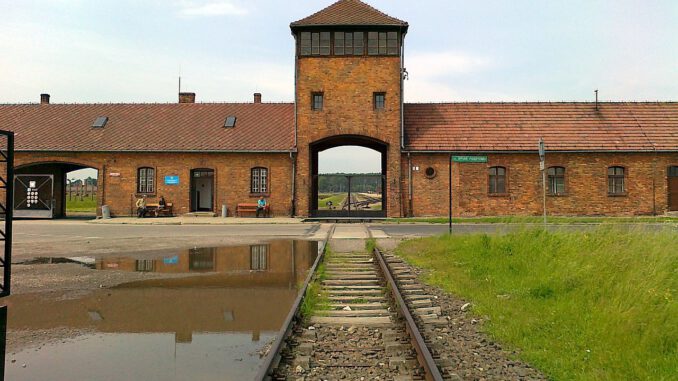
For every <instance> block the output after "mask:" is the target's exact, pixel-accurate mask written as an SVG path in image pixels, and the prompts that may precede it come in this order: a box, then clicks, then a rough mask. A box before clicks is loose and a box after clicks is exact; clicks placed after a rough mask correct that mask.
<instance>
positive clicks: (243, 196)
mask: <svg viewBox="0 0 678 381" xmlns="http://www.w3.org/2000/svg"><path fill="white" fill-rule="evenodd" d="M49 162H62V163H72V164H79V165H83V166H86V167H92V168H95V169H97V170H98V171H99V180H98V181H99V190H100V191H99V194H98V195H97V204H98V206H99V208H97V209H98V210H97V213H100V212H101V211H100V206H101V205H102V203H104V204H106V205H109V206H110V208H111V214H112V215H114V216H127V215H130V214H133V213H134V208H133V207H132V205H133V202H134V200H135V198H136V197H138V196H139V194H137V192H136V185H137V168H139V167H152V168H155V183H156V191H155V192H154V193H153V194H150V195H149V196H148V202H149V203H154V202H157V199H158V197H159V196H160V195H163V196H165V199H166V200H167V202H171V203H173V205H174V212H175V214H185V213H188V212H190V171H191V169H196V168H210V169H213V170H214V173H215V177H214V190H215V192H214V193H215V195H214V212H216V213H221V205H222V204H224V203H225V204H226V205H227V206H228V209H229V215H232V214H233V212H234V211H235V206H236V205H237V204H238V203H245V202H248V203H253V202H256V200H257V199H258V197H259V195H255V194H250V169H251V168H253V167H266V168H268V170H269V174H268V176H269V192H268V193H267V195H266V197H267V199H268V200H269V202H270V203H271V208H272V212H273V214H274V215H277V216H288V215H290V210H291V205H292V203H291V199H292V193H291V192H292V188H291V184H292V182H291V176H292V161H291V159H290V156H289V154H280V153H270V154H266V153H237V154H236V153H224V154H216V153H30V152H17V154H16V157H15V165H16V166H22V165H25V164H31V163H49ZM165 176H179V184H178V185H165V184H164V177H165Z"/></svg>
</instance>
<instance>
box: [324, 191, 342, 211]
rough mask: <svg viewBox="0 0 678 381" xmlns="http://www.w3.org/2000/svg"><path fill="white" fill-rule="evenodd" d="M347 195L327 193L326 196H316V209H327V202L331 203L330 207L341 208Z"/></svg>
mask: <svg viewBox="0 0 678 381" xmlns="http://www.w3.org/2000/svg"><path fill="white" fill-rule="evenodd" d="M346 197H347V194H346V193H328V194H321V195H319V196H318V207H320V208H321V209H322V208H326V207H327V202H328V201H332V205H333V206H334V207H335V208H341V204H342V203H343V202H344V200H346Z"/></svg>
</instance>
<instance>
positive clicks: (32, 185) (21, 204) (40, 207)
mask: <svg viewBox="0 0 678 381" xmlns="http://www.w3.org/2000/svg"><path fill="white" fill-rule="evenodd" d="M14 217H19V218H52V217H54V175H15V176H14Z"/></svg>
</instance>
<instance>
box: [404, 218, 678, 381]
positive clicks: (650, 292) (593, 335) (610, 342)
mask: <svg viewBox="0 0 678 381" xmlns="http://www.w3.org/2000/svg"><path fill="white" fill-rule="evenodd" d="M398 252H399V254H400V255H402V256H403V257H404V258H405V259H407V260H408V261H409V262H411V263H413V264H415V265H417V266H420V267H423V268H426V269H429V270H430V272H429V273H428V275H427V276H426V280H427V282H430V283H432V284H435V285H438V286H440V287H442V288H443V289H445V290H446V291H448V292H450V293H453V294H456V295H459V296H461V297H463V298H465V299H467V300H469V301H471V302H472V303H473V312H474V313H476V314H478V315H481V316H487V317H489V321H488V322H487V323H486V325H485V326H484V329H485V330H486V331H487V332H488V333H489V334H490V335H491V336H492V337H494V338H495V339H497V340H498V341H500V342H503V343H505V344H507V345H508V346H511V347H513V348H519V349H520V350H521V355H520V356H521V358H522V359H524V360H526V361H528V362H529V363H531V364H533V365H534V366H536V367H537V368H539V369H541V370H542V371H543V372H545V373H546V374H547V375H548V376H549V377H551V378H553V379H555V380H615V381H616V380H653V381H654V380H676V379H678V301H677V300H676V298H677V296H678V295H677V294H676V293H677V289H678V233H676V232H673V231H671V232H669V231H663V232H657V233H648V232H623V231H620V230H617V229H615V228H614V227H600V228H598V229H596V230H594V231H591V232H586V233H564V232H558V233H546V232H544V231H542V230H525V231H522V232H519V233H514V234H508V235H503V236H499V235H497V236H488V235H483V234H478V235H464V236H442V237H436V238H425V239H417V240H412V241H408V242H405V243H403V244H402V245H401V246H400V247H399V248H398Z"/></svg>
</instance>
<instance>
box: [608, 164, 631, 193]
mask: <svg viewBox="0 0 678 381" xmlns="http://www.w3.org/2000/svg"><path fill="white" fill-rule="evenodd" d="M624 192H626V189H625V187H624V167H609V168H608V169H607V193H609V194H611V195H619V194H624Z"/></svg>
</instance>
